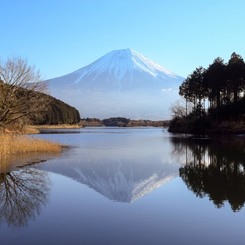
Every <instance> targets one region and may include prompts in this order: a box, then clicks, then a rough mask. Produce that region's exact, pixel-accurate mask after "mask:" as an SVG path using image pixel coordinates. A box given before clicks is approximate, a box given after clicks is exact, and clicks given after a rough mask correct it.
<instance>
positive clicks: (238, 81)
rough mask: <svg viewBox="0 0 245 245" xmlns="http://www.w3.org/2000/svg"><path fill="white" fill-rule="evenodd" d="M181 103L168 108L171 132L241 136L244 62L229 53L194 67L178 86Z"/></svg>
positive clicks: (244, 122)
mask: <svg viewBox="0 0 245 245" xmlns="http://www.w3.org/2000/svg"><path fill="white" fill-rule="evenodd" d="M179 94H180V95H181V96H182V98H183V101H182V102H178V103H176V104H175V105H173V106H172V108H171V110H172V112H173V119H172V120H171V121H170V125H169V131H170V132H173V133H192V134H212V133H243V134H244V133H245V62H244V60H243V58H242V57H241V56H240V55H239V54H236V53H233V54H232V55H231V57H230V59H229V61H228V62H227V63H225V62H224V60H223V59H222V58H220V57H218V58H216V59H215V60H214V61H213V63H212V64H210V65H209V67H208V68H203V67H198V68H196V69H195V70H194V71H193V72H192V73H191V74H190V75H189V76H188V77H187V78H186V79H185V80H184V81H183V83H182V84H181V86H180V88H179Z"/></svg>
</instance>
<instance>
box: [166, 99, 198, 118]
mask: <svg viewBox="0 0 245 245" xmlns="http://www.w3.org/2000/svg"><path fill="white" fill-rule="evenodd" d="M192 109H193V107H192V105H191V104H190V103H188V102H187V101H184V100H182V99H180V100H177V101H176V102H175V103H174V104H172V105H171V107H170V111H171V113H172V117H173V118H183V117H185V116H187V115H188V114H189V113H190V112H191V111H192Z"/></svg>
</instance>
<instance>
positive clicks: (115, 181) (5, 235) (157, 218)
mask: <svg viewBox="0 0 245 245" xmlns="http://www.w3.org/2000/svg"><path fill="white" fill-rule="evenodd" d="M33 137H39V138H44V139H48V140H52V141H57V142H60V143H62V144H65V145H69V146H71V147H70V148H69V149H66V150H65V151H64V152H63V153H62V155H61V156H60V157H53V158H51V159H49V160H47V161H45V162H42V163H38V164H34V165H30V166H26V167H22V168H18V169H16V170H14V171H11V172H9V173H1V174H0V196H1V203H0V237H1V244H3V245H8V244H11V245H15V244H18V245H21V244H25V245H28V244H35V245H38V244H40V245H41V244H42V245H44V244H45V245H48V244H52V245H56V244H57V245H62V244H69V245H70V244H84V245H93V244H98V245H102V244H107V245H109V244H113V245H116V244H124V245H126V244H134V245H136V244H141V245H144V244H154V245H158V244H159V245H160V244H161V245H162V244H174V245H178V244H181V245H182V244H188V245H192V244H193V245H194V244H195V245H196V244H199V245H200V244H205V245H207V244H209V245H210V244H215V245H217V244H222V245H224V244H236V245H238V244H244V241H245V232H244V224H245V208H244V203H245V137H244V136H236V137H227V138H219V139H216V138H204V139H198V138H193V137H189V136H186V135H171V134H169V133H168V132H167V130H166V129H161V128H151V127H149V128H103V127H102V128H82V129H74V130H68V129H67V130H46V131H45V130H44V131H43V132H42V134H40V135H35V136H33Z"/></svg>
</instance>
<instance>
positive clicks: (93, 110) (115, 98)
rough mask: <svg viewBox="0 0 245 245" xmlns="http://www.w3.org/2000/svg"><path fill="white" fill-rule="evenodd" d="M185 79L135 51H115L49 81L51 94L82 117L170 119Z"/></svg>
mask: <svg viewBox="0 0 245 245" xmlns="http://www.w3.org/2000/svg"><path fill="white" fill-rule="evenodd" d="M183 80H184V79H183V78H182V77H180V76H178V75H176V74H174V73H172V72H170V71H168V70H167V69H165V68H164V67H162V66H160V65H158V64H156V63H154V62H153V61H151V60H150V59H148V58H146V57H144V56H143V55H141V54H139V53H137V52H136V51H134V50H132V49H122V50H114V51H111V52H110V53H108V54H106V55H104V56H102V57H101V58H99V59H98V60H96V61H95V62H93V63H91V64H90V65H88V66H85V67H83V68H81V69H79V70H77V71H74V72H72V73H69V74H67V75H64V76H62V77H57V78H54V79H50V80H48V81H46V82H47V83H48V87H49V90H50V92H51V95H53V96H55V97H57V98H58V99H61V100H63V101H65V102H67V103H69V104H71V105H73V106H75V107H76V108H77V109H78V110H79V111H80V113H81V115H82V117H98V118H107V117H114V116H124V117H130V118H132V119H133V118H136V119H138V118H143V119H153V120H154V119H167V118H169V107H170V105H171V103H173V102H174V101H175V100H176V99H178V98H179V97H178V87H179V85H180V84H181V82H182V81H183Z"/></svg>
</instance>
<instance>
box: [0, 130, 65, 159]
mask: <svg viewBox="0 0 245 245" xmlns="http://www.w3.org/2000/svg"><path fill="white" fill-rule="evenodd" d="M61 150H62V146H61V145H60V144H57V143H53V142H49V141H46V140H42V139H36V138H31V137H28V136H25V135H11V134H10V135H8V134H0V155H1V156H8V155H14V154H27V153H46V152H47V153H51V152H52V153H59V152H61Z"/></svg>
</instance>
